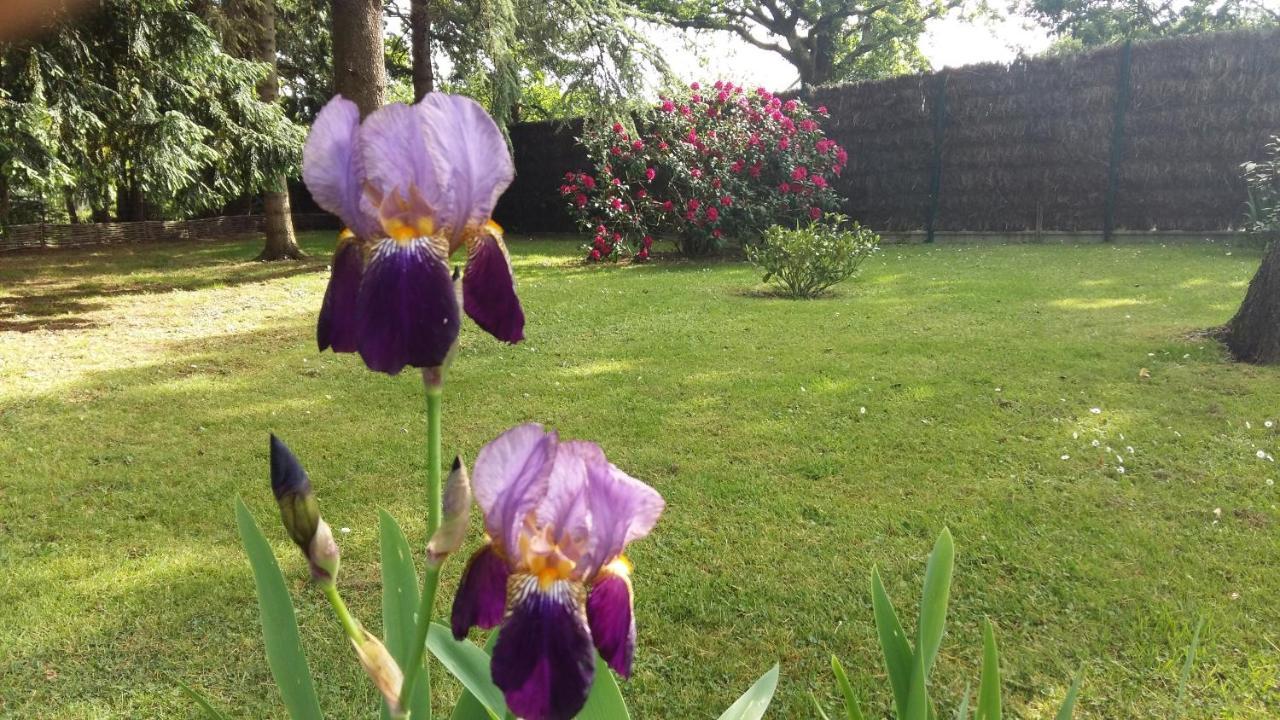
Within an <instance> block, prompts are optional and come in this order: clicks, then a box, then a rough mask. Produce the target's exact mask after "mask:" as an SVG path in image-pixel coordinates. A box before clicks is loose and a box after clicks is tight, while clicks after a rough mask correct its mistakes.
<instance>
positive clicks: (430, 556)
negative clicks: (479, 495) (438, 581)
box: [427, 457, 471, 567]
mask: <svg viewBox="0 0 1280 720" xmlns="http://www.w3.org/2000/svg"><path fill="white" fill-rule="evenodd" d="M443 501H444V503H443V504H444V508H443V509H444V518H443V521H442V522H441V523H440V527H438V528H436V531H435V534H433V535H432V536H431V541H430V542H429V543H427V562H428V563H431V564H434V565H435V566H436V567H439V566H440V564H441V563H443V562H444V559H445V558H447V557H448V556H449V554H450V553H452V552H454V551H456V550H457V549H458V548H460V547H462V543H463V541H464V540H466V538H467V520H468V519H470V515H471V478H470V477H469V476H468V475H467V467H466V466H465V465H463V464H462V458H461V457H455V458H454V459H453V468H452V469H451V470H450V471H449V479H448V480H447V481H446V482H445V487H444V498H443Z"/></svg>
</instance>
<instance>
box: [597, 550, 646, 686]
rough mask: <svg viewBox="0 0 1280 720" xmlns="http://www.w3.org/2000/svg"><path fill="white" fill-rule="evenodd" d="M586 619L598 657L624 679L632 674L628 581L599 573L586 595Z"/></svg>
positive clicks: (632, 626) (632, 625)
mask: <svg viewBox="0 0 1280 720" xmlns="http://www.w3.org/2000/svg"><path fill="white" fill-rule="evenodd" d="M587 622H588V623H589V625H590V627H591V639H592V640H594V641H595V644H596V649H597V650H599V651H600V657H602V658H604V661H605V662H606V663H608V664H609V667H611V668H613V671H614V672H616V673H618V674H619V675H621V676H622V677H624V678H629V677H631V661H632V659H634V658H635V654H636V619H635V614H634V613H633V612H632V609H631V582H630V581H628V580H627V579H626V578H625V577H622V576H621V575H614V574H612V573H605V574H602V575H601V576H600V577H599V579H597V580H596V582H595V584H594V585H592V586H591V594H590V595H589V596H588V597H587Z"/></svg>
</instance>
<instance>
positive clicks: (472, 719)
mask: <svg viewBox="0 0 1280 720" xmlns="http://www.w3.org/2000/svg"><path fill="white" fill-rule="evenodd" d="M497 643H498V633H497V631H494V632H491V633H489V642H487V643H485V646H484V653H485V654H486V655H490V656H492V655H493V646H494V645H496V644H497ZM449 720H502V718H501V717H500V716H498V715H494V714H493V713H491V712H489V710H488V709H487V708H486V707H485V706H484V704H483V703H481V702H480V701H479V700H477V699H476V696H475V695H474V694H473V693H472V692H471V691H470V690H467V689H466V688H463V690H462V697H460V698H458V703H457V704H456V705H454V706H453V713H452V714H451V715H449Z"/></svg>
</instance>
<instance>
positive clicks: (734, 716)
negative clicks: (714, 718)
mask: <svg viewBox="0 0 1280 720" xmlns="http://www.w3.org/2000/svg"><path fill="white" fill-rule="evenodd" d="M777 689H778V666H777V665H776V664H775V665H774V666H773V669H771V670H770V671H769V672H767V673H765V674H764V675H761V676H760V679H759V680H756V682H755V684H754V685H752V686H751V687H749V688H747V691H746V692H744V693H742V697H739V698H738V699H737V701H736V702H734V703H733V704H732V705H730V706H729V709H728V710H725V711H724V713H723V714H721V715H720V720H760V718H762V717H764V712H765V710H768V709H769V703H770V702H773V691H774V690H777Z"/></svg>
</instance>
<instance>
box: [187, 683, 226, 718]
mask: <svg viewBox="0 0 1280 720" xmlns="http://www.w3.org/2000/svg"><path fill="white" fill-rule="evenodd" d="M174 682H176V683H177V684H178V687H180V688H182V692H183V694H185V695H186V696H187V697H189V698H191V700H192V702H194V703H195V704H196V705H199V706H200V709H201V710H203V711H204V716H205V718H206V720H231V718H229V717H227V714H226V713H224V712H222V711H221V710H219V709H218V708H216V707H214V706H213V703H212V702H210V701H209V698H207V697H205V696H204V695H203V694H202V693H201V692H200V691H199V690H196V689H195V688H193V687H191V686H190V685H188V684H186V683H184V682H182V681H181V680H174Z"/></svg>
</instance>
